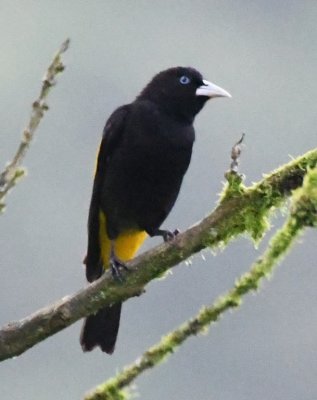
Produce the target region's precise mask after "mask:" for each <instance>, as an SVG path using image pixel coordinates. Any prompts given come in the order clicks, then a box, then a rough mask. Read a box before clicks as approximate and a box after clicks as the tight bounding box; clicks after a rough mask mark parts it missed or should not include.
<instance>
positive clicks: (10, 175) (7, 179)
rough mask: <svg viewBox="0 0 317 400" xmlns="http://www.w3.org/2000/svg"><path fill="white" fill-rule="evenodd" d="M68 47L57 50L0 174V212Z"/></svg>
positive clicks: (17, 174)
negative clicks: (23, 126) (21, 130)
mask: <svg viewBox="0 0 317 400" xmlns="http://www.w3.org/2000/svg"><path fill="white" fill-rule="evenodd" d="M68 47H69V39H67V40H66V41H65V42H64V43H63V44H62V45H61V47H60V48H59V50H58V51H57V53H56V55H55V56H54V58H53V61H52V62H51V64H50V66H49V67H48V69H47V71H46V73H45V76H44V78H43V81H42V87H41V91H40V94H39V96H38V98H37V99H36V100H35V101H34V102H33V104H32V112H31V117H30V120H29V122H28V124H27V127H26V128H25V129H24V131H23V135H22V140H21V142H20V145H19V147H18V149H17V151H16V153H15V155H14V157H13V158H12V161H11V162H10V163H9V164H8V165H7V166H6V168H5V169H4V171H3V172H1V174H0V210H1V208H3V207H4V204H3V199H4V197H5V196H6V194H7V193H8V192H9V190H10V189H11V188H12V187H13V186H14V185H15V183H16V181H17V179H18V178H20V177H21V176H23V175H24V170H23V169H22V168H20V165H21V163H22V160H23V158H24V156H25V154H26V151H27V149H28V148H29V146H30V143H31V141H32V139H33V136H34V133H35V131H36V129H37V127H38V126H39V123H40V122H41V120H42V118H43V116H44V113H45V111H47V110H48V105H47V104H46V98H47V96H48V93H49V91H50V89H51V87H52V86H54V85H55V84H56V81H55V78H56V76H57V75H58V74H59V73H61V72H62V71H63V70H64V68H65V66H64V64H63V63H62V60H61V56H62V54H63V53H64V52H65V51H66V50H67V49H68Z"/></svg>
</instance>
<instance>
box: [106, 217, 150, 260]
mask: <svg viewBox="0 0 317 400" xmlns="http://www.w3.org/2000/svg"><path fill="white" fill-rule="evenodd" d="M106 224H107V221H106V215H105V213H104V212H103V211H101V210H100V211H99V241H100V249H101V259H102V263H103V265H104V267H105V268H108V267H109V258H110V247H111V242H110V239H109V237H108V235H107V228H106V227H107V225H106ZM146 237H147V233H146V232H145V231H136V230H129V231H127V232H124V233H122V234H120V235H119V236H118V237H117V238H116V239H115V243H114V251H115V255H116V256H117V257H118V258H119V259H120V260H121V261H129V260H131V259H132V258H133V257H134V256H135V254H136V252H137V251H138V249H139V248H140V247H141V245H142V243H143V242H144V240H145V239H146Z"/></svg>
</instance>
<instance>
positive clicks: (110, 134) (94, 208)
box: [85, 105, 130, 282]
mask: <svg viewBox="0 0 317 400" xmlns="http://www.w3.org/2000/svg"><path fill="white" fill-rule="evenodd" d="M129 110H130V105H124V106H122V107H119V108H118V109H117V110H115V111H114V112H113V114H112V115H111V116H110V118H109V119H108V121H107V123H106V126H105V128H104V130H103V136H102V140H101V144H100V148H99V153H98V158H97V166H96V172H95V178H94V185H93V190H92V197H91V202H90V208H89V217H88V250H87V256H86V260H85V263H86V277H87V280H88V281H89V282H92V281H94V280H96V279H98V278H99V277H100V276H101V274H102V272H103V265H102V262H101V254H100V243H99V210H100V194H101V190H102V185H103V182H104V179H105V174H106V170H107V164H108V163H109V160H110V158H111V156H112V154H113V152H114V151H115V149H116V148H117V146H118V144H119V143H120V141H121V138H122V135H123V132H124V128H125V122H126V118H127V115H128V113H129Z"/></svg>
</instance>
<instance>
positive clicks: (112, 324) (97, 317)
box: [80, 303, 122, 354]
mask: <svg viewBox="0 0 317 400" xmlns="http://www.w3.org/2000/svg"><path fill="white" fill-rule="evenodd" d="M121 306H122V303H117V304H114V305H112V306H110V307H106V308H102V309H101V310H99V311H98V312H97V313H96V314H94V315H90V316H89V317H87V318H86V320H85V322H84V325H83V328H82V332H81V336H80V343H81V347H82V349H83V350H84V351H91V350H92V349H93V348H94V347H96V346H99V347H100V348H101V350H102V351H104V352H105V353H108V354H112V353H113V351H114V347H115V344H116V340H117V335H118V330H119V324H120V314H121Z"/></svg>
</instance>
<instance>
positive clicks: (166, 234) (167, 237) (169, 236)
mask: <svg viewBox="0 0 317 400" xmlns="http://www.w3.org/2000/svg"><path fill="white" fill-rule="evenodd" d="M179 232H180V231H179V230H178V229H175V230H174V232H172V231H167V230H166V231H165V232H164V233H163V239H164V242H170V241H171V240H173V239H174V238H175V236H177V235H178V234H179Z"/></svg>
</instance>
